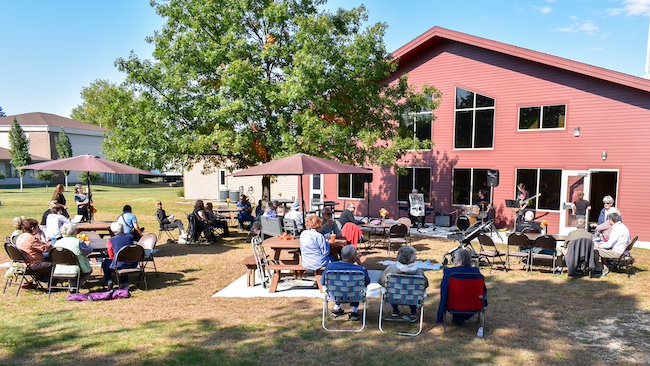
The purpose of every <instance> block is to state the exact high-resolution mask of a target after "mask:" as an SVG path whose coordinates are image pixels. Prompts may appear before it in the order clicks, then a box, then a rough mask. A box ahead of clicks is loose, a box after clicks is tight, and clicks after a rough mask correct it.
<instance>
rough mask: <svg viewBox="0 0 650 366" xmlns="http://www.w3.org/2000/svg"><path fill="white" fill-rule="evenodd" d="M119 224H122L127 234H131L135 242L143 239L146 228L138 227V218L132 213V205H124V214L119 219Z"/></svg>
mask: <svg viewBox="0 0 650 366" xmlns="http://www.w3.org/2000/svg"><path fill="white" fill-rule="evenodd" d="M117 222H121V223H122V227H123V230H124V233H125V234H131V235H132V236H133V240H135V241H138V240H140V238H142V232H143V231H144V228H141V227H140V226H139V225H138V218H137V217H135V215H134V214H133V213H132V209H131V205H124V208H122V214H121V215H120V216H118V217H117Z"/></svg>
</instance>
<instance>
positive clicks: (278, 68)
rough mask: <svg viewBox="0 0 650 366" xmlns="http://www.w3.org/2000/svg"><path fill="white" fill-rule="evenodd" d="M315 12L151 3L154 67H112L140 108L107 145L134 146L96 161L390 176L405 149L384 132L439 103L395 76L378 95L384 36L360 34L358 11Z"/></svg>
mask: <svg viewBox="0 0 650 366" xmlns="http://www.w3.org/2000/svg"><path fill="white" fill-rule="evenodd" d="M324 3H325V1H321V0H284V1H281V0H276V1H273V0H171V1H165V2H160V3H155V2H153V6H154V7H155V10H156V12H157V13H158V14H160V15H161V16H163V17H165V18H166V24H165V25H164V26H163V28H162V29H161V30H160V31H158V32H156V33H155V34H154V36H152V37H150V38H149V41H150V42H152V43H153V44H154V45H155V50H154V53H153V60H147V59H141V58H140V57H138V56H137V55H135V54H133V53H132V54H131V55H130V56H129V57H128V58H127V59H118V60H117V61H116V65H117V66H118V68H119V69H120V70H121V71H124V72H126V73H127V75H128V77H127V81H126V82H127V87H128V88H129V89H131V90H132V91H134V92H137V98H134V100H136V101H138V102H139V103H136V104H137V106H136V105H132V106H133V107H134V108H133V110H132V114H133V116H132V117H131V118H130V119H126V120H115V121H114V122H115V128H113V129H112V130H111V131H109V134H112V135H120V136H128V137H129V138H130V139H131V141H132V142H133V143H131V144H124V143H121V142H122V141H123V140H122V138H121V137H120V138H114V139H113V140H112V142H110V143H109V144H110V147H109V150H106V151H107V153H109V151H110V152H111V153H116V154H123V155H124V156H127V155H134V154H136V155H137V154H143V155H145V156H151V155H152V154H151V153H149V154H148V153H147V152H150V151H151V152H154V154H153V155H154V156H155V158H156V160H155V161H152V162H151V164H152V166H147V167H146V168H151V167H154V166H155V167H161V166H163V165H164V163H165V162H167V161H170V160H172V159H175V158H179V157H182V158H184V159H186V161H185V162H186V163H191V162H193V161H196V160H199V159H202V158H203V157H204V156H210V158H209V160H208V164H207V167H208V168H210V167H211V166H214V165H212V164H211V163H222V162H224V161H226V160H229V161H232V162H233V163H234V168H242V167H247V166H251V165H254V164H257V163H260V162H266V161H270V160H272V159H274V158H277V157H281V156H286V155H290V154H293V153H296V152H305V153H308V154H313V155H318V156H324V157H329V158H336V159H338V160H340V161H343V162H348V163H357V164H368V163H374V164H381V165H384V166H386V165H392V164H394V163H395V162H396V160H397V158H398V157H400V156H401V155H402V154H403V153H404V152H405V151H406V150H407V149H412V148H414V141H413V139H412V138H401V137H399V134H398V131H397V129H398V126H397V124H396V123H395V121H399V120H400V119H401V117H402V115H404V113H405V112H407V111H409V110H411V111H413V110H419V108H421V107H426V108H430V109H434V108H435V107H436V106H437V104H438V97H439V95H438V92H437V91H436V90H435V89H433V88H432V87H428V86H427V87H424V88H423V90H420V91H418V90H415V89H413V88H412V87H410V86H409V85H408V83H407V78H406V76H402V77H400V78H398V80H397V81H396V82H395V83H393V84H391V85H387V84H386V83H385V82H384V80H386V78H388V77H389V76H391V73H392V72H393V71H395V68H396V63H395V62H394V61H393V60H392V59H391V56H390V54H388V52H387V51H386V48H385V44H384V42H383V37H384V32H385V29H386V25H385V24H383V23H377V24H373V25H367V26H365V25H364V23H365V22H367V14H366V10H365V8H364V7H363V6H361V7H358V8H354V9H351V10H343V9H339V10H337V11H336V12H330V11H325V10H322V8H320V5H322V4H324ZM426 94H428V95H433V96H434V98H433V100H428V99H427V98H426ZM430 143H431V142H430V141H428V142H424V143H423V144H421V145H420V146H416V147H423V146H430ZM120 152H122V153H120ZM140 166H141V165H140Z"/></svg>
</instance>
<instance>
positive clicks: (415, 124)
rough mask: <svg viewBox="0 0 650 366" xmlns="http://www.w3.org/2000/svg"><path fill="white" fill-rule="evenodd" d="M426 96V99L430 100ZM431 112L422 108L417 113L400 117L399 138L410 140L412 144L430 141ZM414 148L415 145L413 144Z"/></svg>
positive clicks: (429, 96) (429, 97)
mask: <svg viewBox="0 0 650 366" xmlns="http://www.w3.org/2000/svg"><path fill="white" fill-rule="evenodd" d="M431 98H432V96H431V95H428V96H427V99H429V100H431ZM432 121H433V110H431V109H429V108H422V109H420V110H419V111H417V112H407V113H405V114H404V115H403V116H402V121H401V122H400V125H399V128H398V134H399V137H402V138H405V139H407V138H412V139H413V141H414V142H420V141H425V140H431V128H432ZM414 146H415V144H414Z"/></svg>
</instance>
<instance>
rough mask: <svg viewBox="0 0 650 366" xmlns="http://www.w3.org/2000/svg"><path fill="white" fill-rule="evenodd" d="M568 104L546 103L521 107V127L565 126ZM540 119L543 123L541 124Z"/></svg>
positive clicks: (536, 128) (528, 128)
mask: <svg viewBox="0 0 650 366" xmlns="http://www.w3.org/2000/svg"><path fill="white" fill-rule="evenodd" d="M565 117H566V105H564V104H560V105H546V106H541V107H521V108H519V129H520V130H538V129H541V128H545V129H549V128H556V129H557V128H564V123H565ZM540 121H542V123H541V124H540Z"/></svg>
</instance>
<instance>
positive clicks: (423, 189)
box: [397, 168, 431, 202]
mask: <svg viewBox="0 0 650 366" xmlns="http://www.w3.org/2000/svg"><path fill="white" fill-rule="evenodd" d="M405 169H406V172H407V173H406V175H398V176H397V200H398V201H401V202H408V200H409V193H411V191H412V190H413V189H417V190H418V192H419V193H423V194H424V201H425V202H431V200H430V194H431V168H405Z"/></svg>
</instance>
